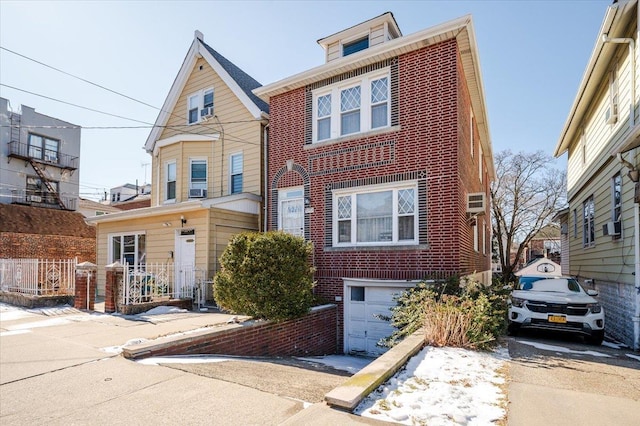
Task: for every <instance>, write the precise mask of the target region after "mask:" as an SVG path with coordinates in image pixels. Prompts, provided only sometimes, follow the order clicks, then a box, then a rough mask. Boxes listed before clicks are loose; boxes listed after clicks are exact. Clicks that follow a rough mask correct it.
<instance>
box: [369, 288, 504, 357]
mask: <svg viewBox="0 0 640 426" xmlns="http://www.w3.org/2000/svg"><path fill="white" fill-rule="evenodd" d="M507 294H508V292H505V291H504V290H503V289H502V288H501V287H500V286H493V285H491V286H484V285H482V284H479V283H477V282H475V281H471V280H461V281H459V280H457V279H450V280H448V281H446V282H442V283H424V282H423V283H420V284H418V285H417V286H416V287H413V288H410V289H408V290H406V291H404V292H403V293H402V294H400V295H399V296H398V297H397V298H396V301H397V305H396V306H394V307H393V308H391V312H392V315H391V317H389V318H385V319H390V321H391V325H392V326H393V327H394V328H395V329H396V330H395V331H394V332H393V333H392V335H391V336H389V337H387V338H385V339H382V340H381V341H380V342H379V343H378V344H379V345H381V346H387V347H392V346H394V345H395V344H396V343H398V342H399V341H400V340H402V339H403V338H404V337H406V336H408V335H410V334H412V333H413V332H415V331H417V330H418V329H419V328H420V327H424V330H425V341H426V343H427V344H429V345H433V346H457V347H466V348H476V349H486V348H488V347H490V346H491V345H492V344H493V343H494V342H495V340H496V338H497V337H498V336H500V335H502V334H503V333H504V330H505V325H506V298H507Z"/></svg>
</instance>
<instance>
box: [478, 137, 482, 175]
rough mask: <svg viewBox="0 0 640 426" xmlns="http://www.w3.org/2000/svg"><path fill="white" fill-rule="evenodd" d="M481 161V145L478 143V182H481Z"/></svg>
mask: <svg viewBox="0 0 640 426" xmlns="http://www.w3.org/2000/svg"><path fill="white" fill-rule="evenodd" d="M482 162H483V160H482V145H480V144H478V175H479V176H480V183H482V177H483V176H482V175H483V170H482Z"/></svg>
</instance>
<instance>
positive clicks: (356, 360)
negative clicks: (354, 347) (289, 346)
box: [297, 355, 372, 374]
mask: <svg viewBox="0 0 640 426" xmlns="http://www.w3.org/2000/svg"><path fill="white" fill-rule="evenodd" d="M297 359H299V360H301V361H308V362H314V363H317V364H322V365H326V366H328V367H332V368H335V369H336V370H342V371H347V372H349V373H351V374H356V373H357V372H358V371H360V370H362V369H363V368H364V367H366V366H367V365H369V364H370V363H371V361H372V359H371V358H363V357H355V356H350V355H327V356H323V357H307V358H297Z"/></svg>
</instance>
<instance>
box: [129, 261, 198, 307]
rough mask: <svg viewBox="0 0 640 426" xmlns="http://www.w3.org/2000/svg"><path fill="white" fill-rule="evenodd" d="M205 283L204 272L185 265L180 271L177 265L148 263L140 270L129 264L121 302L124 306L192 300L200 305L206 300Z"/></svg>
mask: <svg viewBox="0 0 640 426" xmlns="http://www.w3.org/2000/svg"><path fill="white" fill-rule="evenodd" d="M205 279H206V271H205V270H204V269H199V268H195V267H193V266H190V265H189V266H185V265H182V266H181V267H179V268H178V270H177V271H176V265H175V264H173V263H146V264H143V265H138V266H133V265H129V264H125V272H124V277H123V280H122V281H123V285H122V286H121V287H120V288H119V294H118V299H119V300H120V303H122V304H124V305H136V304H140V303H149V302H162V301H167V300H172V299H192V300H194V301H195V302H198V301H199V300H201V299H202V298H203V297H204V294H203V289H204V282H205Z"/></svg>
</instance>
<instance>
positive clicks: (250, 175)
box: [152, 58, 262, 205]
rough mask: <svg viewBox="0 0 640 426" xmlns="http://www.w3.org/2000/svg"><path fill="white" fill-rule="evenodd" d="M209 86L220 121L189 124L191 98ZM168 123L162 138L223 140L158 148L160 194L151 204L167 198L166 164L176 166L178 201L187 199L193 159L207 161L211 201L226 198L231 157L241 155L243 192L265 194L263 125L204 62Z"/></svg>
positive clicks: (156, 185)
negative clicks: (189, 136)
mask: <svg viewBox="0 0 640 426" xmlns="http://www.w3.org/2000/svg"><path fill="white" fill-rule="evenodd" d="M200 67H202V70H201V69H200ZM211 87H213V88H214V114H215V115H216V117H217V118H210V119H209V120H208V121H206V122H204V123H202V124H193V125H187V124H186V123H187V99H188V96H190V95H191V94H193V93H196V92H198V91H199V90H206V89H209V88H211ZM218 120H219V122H218ZM167 124H168V128H166V129H165V130H164V131H163V132H162V135H161V137H160V139H166V138H169V137H173V136H176V135H180V134H193V133H197V134H219V135H220V137H219V139H218V140H216V141H214V142H186V141H185V142H178V143H174V144H172V145H169V146H165V147H162V148H160V149H159V150H158V154H157V156H155V157H154V158H153V163H154V164H153V171H152V174H153V177H152V179H153V185H154V189H153V193H154V194H156V197H154V198H153V205H158V204H163V202H164V200H165V198H166V188H165V179H166V176H165V174H166V166H165V165H166V163H167V161H171V160H175V161H176V163H177V176H178V179H177V182H176V202H182V201H186V200H188V191H189V174H190V169H189V164H190V163H189V159H190V158H196V157H197V158H204V159H206V160H207V167H208V170H207V172H208V175H207V194H208V198H215V197H220V196H225V195H228V194H229V158H230V155H231V154H235V153H242V154H243V160H244V164H243V166H244V167H243V192H250V193H253V194H256V195H261V194H262V186H261V183H260V182H261V170H262V159H261V158H262V157H261V152H262V146H261V145H262V125H261V123H260V122H258V121H255V120H254V119H253V117H252V116H251V114H250V113H249V111H248V110H247V109H246V108H245V106H244V105H243V104H242V102H240V100H239V99H238V98H237V97H236V96H235V94H234V93H233V92H232V91H231V89H230V88H229V87H228V86H227V85H226V84H225V83H224V82H223V80H222V79H221V78H220V77H219V76H218V75H217V74H216V73H215V72H214V70H213V69H212V68H211V67H210V66H209V65H208V63H207V62H206V61H205V60H204V59H203V58H200V59H198V61H197V62H196V64H195V66H194V68H193V71H192V73H191V76H190V77H189V78H188V80H187V83H186V85H185V87H184V90H183V92H182V94H181V95H180V96H179V97H178V101H177V103H176V106H175V109H174V111H173V114H172V115H171V116H170V118H169V120H168V123H167ZM174 126H177V127H174Z"/></svg>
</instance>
